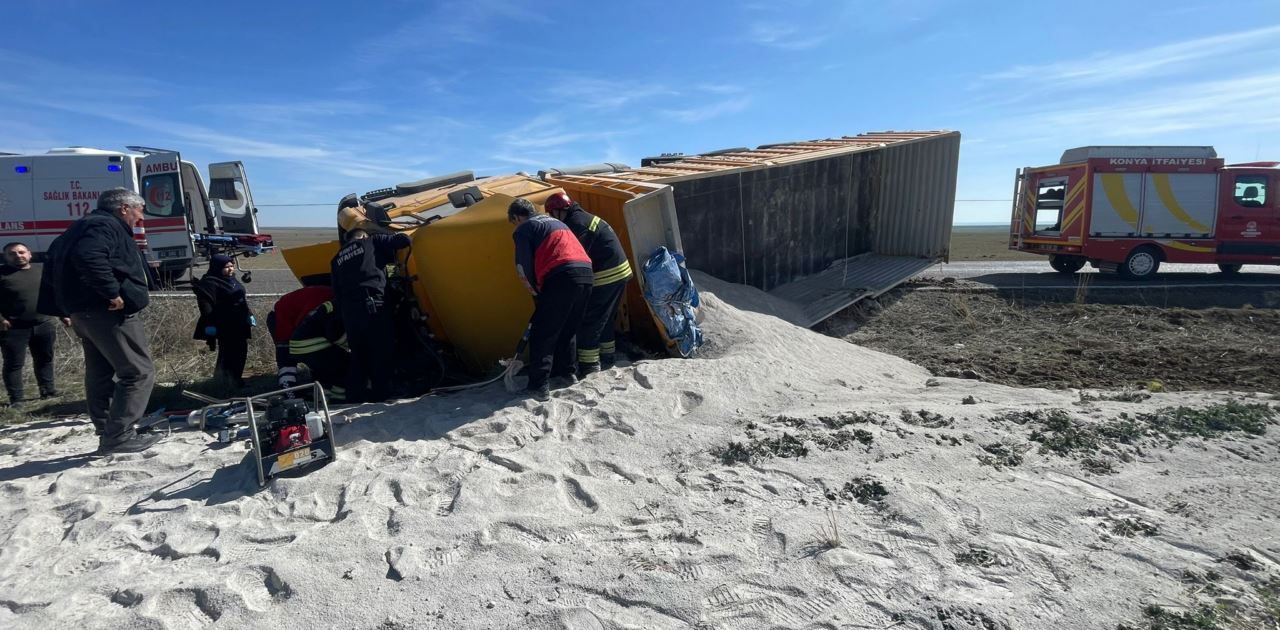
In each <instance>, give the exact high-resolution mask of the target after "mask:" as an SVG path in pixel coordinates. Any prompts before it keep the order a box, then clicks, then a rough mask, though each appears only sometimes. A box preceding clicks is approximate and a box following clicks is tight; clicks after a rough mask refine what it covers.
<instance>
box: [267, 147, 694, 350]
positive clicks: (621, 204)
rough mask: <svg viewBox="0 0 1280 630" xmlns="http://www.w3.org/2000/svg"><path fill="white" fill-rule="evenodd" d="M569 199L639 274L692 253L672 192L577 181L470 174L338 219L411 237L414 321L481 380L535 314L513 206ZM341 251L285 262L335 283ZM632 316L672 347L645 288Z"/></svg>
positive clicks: (324, 246) (373, 196)
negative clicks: (614, 241)
mask: <svg viewBox="0 0 1280 630" xmlns="http://www.w3.org/2000/svg"><path fill="white" fill-rule="evenodd" d="M561 191H563V192H566V193H568V194H569V196H570V197H572V198H573V199H574V200H575V201H577V202H578V203H580V204H582V206H583V207H584V208H586V209H587V210H588V211H589V212H591V213H593V214H596V215H598V216H600V217H602V218H603V219H604V220H606V221H608V222H609V224H610V225H612V226H614V228H615V230H616V231H617V233H618V236H619V238H620V239H621V240H622V244H623V247H625V248H626V250H627V252H628V254H629V255H630V258H631V263H632V265H633V266H635V268H637V269H639V268H641V266H642V265H643V264H644V259H645V258H646V257H647V255H648V254H649V253H652V252H653V251H654V250H655V249H657V248H658V247H667V248H668V249H671V250H673V251H679V250H681V249H682V247H681V244H680V235H679V234H680V232H679V227H678V226H677V225H676V212H675V203H674V199H673V197H672V194H671V188H670V187H668V186H662V185H657V184H646V183H632V182H622V181H607V180H601V179H599V178H592V177H582V176H574V175H559V176H548V177H546V179H545V180H544V179H539V178H536V177H532V176H528V175H506V176H501V177H488V178H482V179H476V178H475V177H474V176H473V175H472V174H471V173H469V172H463V173H458V174H454V175H447V176H444V177H439V178H433V179H429V180H422V181H420V182H412V183H408V184H400V185H398V186H396V187H395V188H392V189H383V190H378V191H372V192H371V193H366V194H365V195H362V196H360V197H358V198H357V197H355V196H348V197H346V198H344V201H343V202H342V203H341V204H340V205H341V208H340V209H339V211H338V226H339V232H340V233H341V232H345V231H348V230H352V229H355V228H357V227H359V228H363V229H365V230H368V231H372V232H381V233H396V232H403V233H406V234H409V235H410V239H411V240H412V243H413V244H412V246H411V247H410V248H409V249H408V250H405V252H404V253H403V254H402V259H401V260H400V261H399V262H401V263H402V267H401V269H402V273H403V274H405V277H404V278H403V279H404V280H407V281H408V284H409V286H410V287H411V292H412V297H413V300H414V302H415V304H413V309H412V312H413V313H414V315H413V317H414V318H415V319H416V320H417V322H418V324H419V325H420V326H421V327H422V328H424V329H425V330H426V331H427V332H429V334H430V336H431V338H432V339H433V340H436V341H438V342H440V343H441V344H443V345H445V346H447V347H448V348H450V349H451V351H452V353H451V354H452V356H453V357H455V358H456V359H457V360H458V362H459V363H460V364H461V367H462V368H464V369H465V370H467V371H469V372H471V373H480V372H483V371H485V370H487V369H489V368H491V367H492V366H494V365H495V364H496V363H497V362H498V360H499V359H502V358H507V357H510V356H511V354H512V351H513V350H514V348H515V345H516V342H517V341H518V340H519V339H520V336H521V334H522V333H523V331H524V328H525V326H526V324H527V323H528V321H529V317H530V316H531V315H532V314H533V300H532V298H531V297H530V296H529V293H528V291H527V290H526V289H525V288H524V285H523V284H521V283H520V281H519V279H518V277H517V276H516V273H515V246H514V244H513V241H512V239H511V232H512V227H511V225H510V224H509V223H508V222H507V206H509V205H510V204H511V202H512V201H514V200H515V199H516V198H518V197H523V198H526V199H529V200H530V201H532V202H533V203H534V204H535V205H536V206H538V207H539V208H540V209H541V207H542V204H543V202H544V201H545V200H546V199H547V197H549V196H551V195H552V194H554V193H556V192H561ZM337 250H338V241H337V240H334V241H331V242H328V243H319V244H315V245H308V246H304V247H296V248H290V249H286V250H284V252H283V253H284V256H285V261H286V263H287V264H288V265H289V268H290V269H291V270H292V271H293V273H294V275H295V276H297V277H298V278H299V279H300V280H303V281H304V282H307V281H309V279H310V278H311V277H314V276H324V275H326V274H328V273H329V261H330V260H331V259H332V258H333V255H334V254H335V253H336V252H337ZM622 308H623V309H624V316H623V317H622V318H621V321H622V323H623V325H624V326H625V327H626V328H627V329H629V330H631V331H632V335H633V336H636V337H639V338H643V339H647V340H649V342H650V344H651V345H652V344H654V343H656V344H658V345H659V347H663V346H666V344H667V343H669V341H667V340H665V339H664V332H663V331H661V330H660V328H661V327H660V325H659V324H658V323H657V322H656V321H655V320H654V318H653V316H652V313H651V311H650V310H649V308H648V306H647V304H646V302H645V301H644V298H643V296H642V294H641V292H640V286H639V284H638V283H632V284H631V286H629V287H628V290H627V296H626V299H625V300H624V302H623V305H622Z"/></svg>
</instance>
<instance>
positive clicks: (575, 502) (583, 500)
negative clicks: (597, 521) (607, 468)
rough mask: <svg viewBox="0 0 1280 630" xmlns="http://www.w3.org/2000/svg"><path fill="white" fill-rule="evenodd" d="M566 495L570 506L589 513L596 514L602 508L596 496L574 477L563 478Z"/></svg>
mask: <svg viewBox="0 0 1280 630" xmlns="http://www.w3.org/2000/svg"><path fill="white" fill-rule="evenodd" d="M561 487H562V488H563V490H564V492H563V494H564V497H565V500H566V503H568V504H569V507H571V508H573V509H575V510H577V511H579V512H585V513H587V514H594V513H595V512H596V510H599V509H600V504H599V503H597V502H596V499H595V497H593V496H591V493H589V492H587V491H586V490H585V489H583V487H582V484H581V483H579V482H578V480H577V479H574V478H573V477H565V478H564V479H562V480H561Z"/></svg>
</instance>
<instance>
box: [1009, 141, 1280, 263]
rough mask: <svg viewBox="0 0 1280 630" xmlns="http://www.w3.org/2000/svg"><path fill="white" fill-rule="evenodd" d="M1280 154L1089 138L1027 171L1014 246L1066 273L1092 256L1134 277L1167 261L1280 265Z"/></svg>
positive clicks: (1018, 194) (1021, 174)
mask: <svg viewBox="0 0 1280 630" xmlns="http://www.w3.org/2000/svg"><path fill="white" fill-rule="evenodd" d="M1278 178H1280V162H1250V163H1245V164H1232V165H1226V164H1224V160H1223V159H1222V158H1219V157H1218V155H1217V152H1216V151H1215V150H1214V148H1213V147H1208V146H1089V147H1080V148H1076V149H1069V150H1067V151H1065V152H1064V153H1063V154H1062V158H1061V160H1059V163H1058V164H1054V165H1052V166H1042V167H1027V168H1022V169H1018V171H1017V174H1016V177H1015V180H1014V203H1013V212H1012V219H1011V222H1010V232H1009V248H1010V249H1013V250H1017V251H1024V252H1030V253H1034V254H1042V255H1045V256H1048V257H1049V264H1050V265H1051V266H1052V267H1053V268H1054V269H1055V270H1057V271H1059V272H1061V273H1068V274H1071V273H1075V272H1077V271H1079V270H1081V269H1082V268H1084V266H1085V265H1086V264H1091V265H1093V266H1094V267H1097V268H1099V269H1102V270H1104V271H1114V272H1118V273H1119V274H1120V275H1121V276H1123V277H1125V278H1128V279H1132V280H1146V279H1150V278H1152V277H1154V276H1155V274H1156V272H1157V271H1158V270H1159V268H1160V264H1161V263H1162V262H1172V263H1204V264H1216V265H1217V266H1218V268H1219V269H1220V270H1221V271H1222V272H1224V273H1236V272H1238V271H1239V270H1240V267H1241V266H1242V265H1245V264H1277V263H1280V222H1278V220H1277V209H1278V208H1280V204H1278V203H1277V196H1276V192H1275V191H1276V188H1275V187H1276V186H1277V185H1280V180H1278Z"/></svg>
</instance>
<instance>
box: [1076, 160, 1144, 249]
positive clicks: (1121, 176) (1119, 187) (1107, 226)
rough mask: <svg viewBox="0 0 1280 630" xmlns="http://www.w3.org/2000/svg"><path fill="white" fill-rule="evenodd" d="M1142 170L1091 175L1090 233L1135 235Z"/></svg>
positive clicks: (1095, 234)
mask: <svg viewBox="0 0 1280 630" xmlns="http://www.w3.org/2000/svg"><path fill="white" fill-rule="evenodd" d="M1142 179H1143V178H1142V173H1098V172H1095V173H1094V174H1093V184H1092V185H1093V193H1094V194H1093V205H1092V206H1091V207H1090V217H1089V235H1090V236H1103V237H1105V236H1134V235H1136V234H1137V233H1138V214H1139V212H1140V209H1141V208H1142Z"/></svg>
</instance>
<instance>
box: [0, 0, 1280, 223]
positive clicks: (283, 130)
mask: <svg viewBox="0 0 1280 630" xmlns="http://www.w3.org/2000/svg"><path fill="white" fill-rule="evenodd" d="M0 34H2V35H3V37H0V66H2V67H3V68H4V71H3V72H0V151H12V152H43V151H45V150H47V149H49V148H51V147H54V146H67V145H85V146H95V147H100V148H116V149H119V148H123V147H124V146H125V145H127V144H141V145H150V146H160V147H166V148H174V149H178V150H180V151H181V152H182V154H183V157H184V158H186V159H189V160H193V161H195V162H196V163H197V164H200V165H201V166H202V167H203V165H204V164H206V163H208V162H213V161H221V160H228V159H239V160H242V161H244V162H245V164H246V166H247V168H248V171H249V176H250V180H251V183H252V186H253V189H254V194H255V197H256V200H257V202H258V205H259V207H260V208H261V215H260V216H261V218H262V222H263V223H264V224H266V225H276V226H283V225H316V226H330V225H332V222H333V211H334V208H335V205H334V204H335V203H336V201H337V199H338V198H340V197H341V196H342V195H344V194H346V193H349V192H363V191H365V190H370V189H373V188H379V187H383V186H387V185H391V184H395V183H397V182H400V181H406V180H411V179H418V178H421V177H427V176H431V175H439V174H444V173H450V172H453V171H458V170H463V169H471V170H474V171H476V172H477V173H478V174H500V173H510V172H514V171H518V170H525V171H535V170H537V169H538V168H541V167H546V166H565V165H573V164H584V163H592V162H601V161H615V162H624V163H627V164H631V165H633V166H635V165H638V164H639V160H640V158H641V157H642V156H645V155H652V154H657V153H661V152H664V151H685V152H699V151H709V150H714V149H720V148H726V147H734V146H755V145H758V144H764V143H771V142H782V141H789V140H806V139H813V138H826V137H832V136H840V135H846V134H849V135H851V134H856V133H860V132H864V131H879V130H886V129H896V130H903V129H955V130H959V131H961V132H962V134H963V138H964V139H963V143H962V147H961V155H960V162H961V166H960V176H959V186H958V192H957V197H958V199H959V201H958V202H957V205H956V221H957V222H958V223H965V222H970V223H972V222H991V223H1001V222H1006V221H1007V220H1008V207H1009V204H1008V202H1007V201H1003V200H1004V199H1007V198H1008V197H1009V194H1010V190H1011V188H1012V177H1013V173H1014V169H1016V168H1017V167H1019V166H1028V165H1041V164H1049V163H1053V162H1056V161H1057V159H1058V157H1059V155H1060V154H1061V152H1062V150H1063V149H1066V148H1068V147H1072V146H1079V145H1085V144H1211V145H1214V146H1216V147H1217V149H1218V152H1219V155H1221V156H1223V157H1225V158H1227V160H1228V162H1231V161H1250V160H1255V159H1272V160H1280V2H1276V1H1275V0H1233V1H1232V2H1229V3H1224V2H1199V1H1189V0H1188V1H1181V0H1166V1H1164V2H1128V1H1124V0H1109V1H1106V2H1094V1H1089V0H1085V1H1077V2H1072V3H1066V4H1052V5H1050V4H1047V3H1033V2H982V1H954V2H952V1H944V0H897V1H894V0H879V1H865V2H864V1H851V2H837V1H826V2H818V1H814V2H804V1H786V0H777V1H774V2H751V1H746V2H715V1H706V2H697V1H689V0H686V1H684V2H665V1H654V2H645V3H627V2H619V3H600V2H590V3H587V2H560V1H556V0H543V1H541V2H538V3H532V2H516V1H514V0H471V1H467V2H411V1H408V0H402V1H394V0H392V1H382V2H378V1H372V2H364V3H352V2H325V1H315V2H301V1H298V2H284V1H281V2H262V1H261V0H259V1H256V2H241V1H228V0H224V1H221V2H217V3H167V4H162V3H155V2H130V3H125V2H116V3H101V2H89V1H88V0H83V1H70V0H40V1H37V2H22V3H6V7H5V20H4V23H3V25H0ZM982 200H993V201H982ZM304 203H317V204H322V205H319V206H314V207H282V206H279V205H276V204H304Z"/></svg>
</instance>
